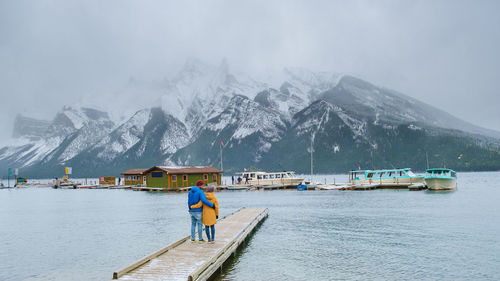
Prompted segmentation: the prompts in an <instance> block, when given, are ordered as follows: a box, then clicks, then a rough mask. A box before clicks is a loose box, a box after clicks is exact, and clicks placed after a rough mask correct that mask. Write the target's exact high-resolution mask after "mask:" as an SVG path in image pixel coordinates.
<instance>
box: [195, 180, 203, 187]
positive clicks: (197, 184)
mask: <svg viewBox="0 0 500 281" xmlns="http://www.w3.org/2000/svg"><path fill="white" fill-rule="evenodd" d="M203 184H204V183H203V181H202V180H198V181H197V182H196V186H199V187H202V186H203Z"/></svg>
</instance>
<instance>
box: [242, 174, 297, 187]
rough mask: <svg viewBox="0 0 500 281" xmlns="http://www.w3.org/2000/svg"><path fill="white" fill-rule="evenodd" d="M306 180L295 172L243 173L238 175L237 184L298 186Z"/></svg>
mask: <svg viewBox="0 0 500 281" xmlns="http://www.w3.org/2000/svg"><path fill="white" fill-rule="evenodd" d="M303 180H304V178H299V177H297V176H295V172H293V171H285V172H242V173H236V178H235V184H238V185H239V184H241V185H274V184H277V185H297V184H299V183H301V182H302V181H303Z"/></svg>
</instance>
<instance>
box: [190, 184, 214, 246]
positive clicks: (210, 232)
mask: <svg viewBox="0 0 500 281" xmlns="http://www.w3.org/2000/svg"><path fill="white" fill-rule="evenodd" d="M205 196H206V197H207V200H208V201H210V203H212V204H214V208H210V207H209V206H207V205H205V204H203V202H201V200H200V201H199V202H198V203H197V204H195V205H191V206H190V208H191V209H196V208H200V207H201V206H202V205H203V211H202V218H201V221H202V222H203V224H204V225H205V233H206V234H207V239H208V242H209V243H213V242H214V240H215V224H216V223H217V219H218V218H219V202H218V201H217V197H215V194H214V187H213V186H207V192H205Z"/></svg>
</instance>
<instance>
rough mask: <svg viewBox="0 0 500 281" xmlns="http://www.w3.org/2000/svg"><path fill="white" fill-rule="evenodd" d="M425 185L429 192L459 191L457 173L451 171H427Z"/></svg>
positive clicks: (436, 169) (439, 169)
mask: <svg viewBox="0 0 500 281" xmlns="http://www.w3.org/2000/svg"><path fill="white" fill-rule="evenodd" d="M425 183H426V184H427V188H428V189H429V190H455V189H457V173H456V172H455V171H453V170H451V169H441V168H434V169H427V170H426V171H425Z"/></svg>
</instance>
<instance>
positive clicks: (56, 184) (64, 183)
mask: <svg viewBox="0 0 500 281" xmlns="http://www.w3.org/2000/svg"><path fill="white" fill-rule="evenodd" d="M79 185H80V184H79V183H77V182H73V181H71V180H69V179H68V178H67V177H63V178H62V180H60V179H55V180H54V181H53V182H52V188H56V189H57V188H73V189H74V188H77V187H78V186H79Z"/></svg>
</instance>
